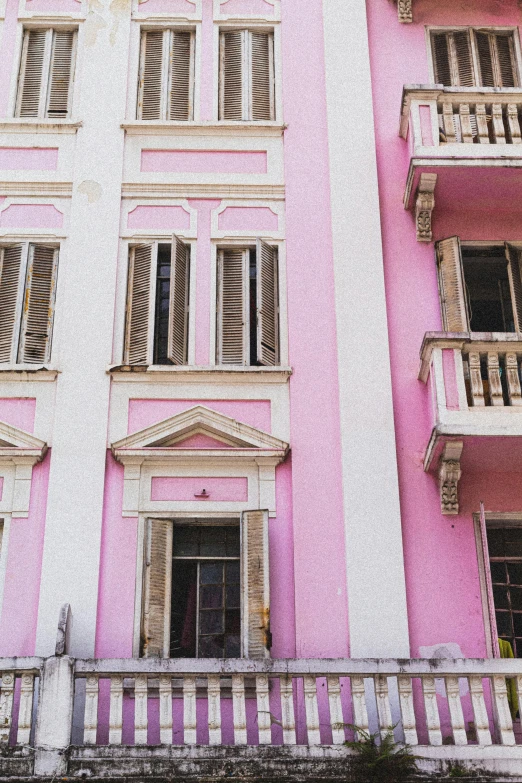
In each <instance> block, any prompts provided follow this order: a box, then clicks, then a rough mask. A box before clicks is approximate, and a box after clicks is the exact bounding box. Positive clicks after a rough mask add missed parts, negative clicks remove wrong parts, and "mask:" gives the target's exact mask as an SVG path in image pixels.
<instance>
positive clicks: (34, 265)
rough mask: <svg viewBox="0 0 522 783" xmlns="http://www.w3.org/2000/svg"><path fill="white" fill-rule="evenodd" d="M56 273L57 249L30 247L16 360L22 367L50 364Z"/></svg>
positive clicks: (38, 246)
mask: <svg viewBox="0 0 522 783" xmlns="http://www.w3.org/2000/svg"><path fill="white" fill-rule="evenodd" d="M57 271H58V252H57V250H56V248H53V247H45V246H44V245H32V246H31V248H30V250H29V263H28V266H27V276H26V283H25V294H24V309H23V315H22V328H21V340H20V350H19V361H20V362H22V363H24V364H42V363H43V362H47V361H49V358H50V353H51V350H50V349H51V336H52V330H53V319H54V299H55V292H56V274H57Z"/></svg>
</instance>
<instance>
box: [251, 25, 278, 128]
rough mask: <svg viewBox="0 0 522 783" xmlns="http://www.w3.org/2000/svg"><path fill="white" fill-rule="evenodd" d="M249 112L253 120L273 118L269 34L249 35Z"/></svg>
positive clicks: (271, 60)
mask: <svg viewBox="0 0 522 783" xmlns="http://www.w3.org/2000/svg"><path fill="white" fill-rule="evenodd" d="M250 41H251V58H252V73H251V90H252V94H251V111H252V117H251V119H253V120H273V119H274V118H275V117H274V56H273V51H274V40H273V37H272V35H270V34H269V33H251V38H250Z"/></svg>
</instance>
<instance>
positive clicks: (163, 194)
mask: <svg viewBox="0 0 522 783" xmlns="http://www.w3.org/2000/svg"><path fill="white" fill-rule="evenodd" d="M121 195H122V198H140V199H146V198H151V199H158V198H166V199H168V198H184V199H185V198H216V199H221V198H230V199H245V198H247V199H258V200H259V199H270V200H276V199H284V198H285V186H284V185H246V184H245V185H243V184H241V185H239V184H230V185H217V184H216V185H206V184H203V183H201V184H198V183H187V184H185V185H183V184H177V183H150V182H143V183H142V182H124V183H123V184H122V186H121Z"/></svg>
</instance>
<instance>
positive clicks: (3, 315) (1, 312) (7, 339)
mask: <svg viewBox="0 0 522 783" xmlns="http://www.w3.org/2000/svg"><path fill="white" fill-rule="evenodd" d="M22 251H23V248H22V245H13V247H4V248H2V249H0V362H11V361H13V340H14V338H15V329H16V320H17V319H16V309H17V308H16V305H17V299H18V289H19V285H20V270H21V266H22Z"/></svg>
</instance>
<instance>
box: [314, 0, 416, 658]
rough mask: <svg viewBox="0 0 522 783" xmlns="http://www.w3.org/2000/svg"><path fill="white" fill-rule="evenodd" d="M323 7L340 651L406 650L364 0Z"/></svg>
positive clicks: (382, 653)
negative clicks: (341, 519)
mask: <svg viewBox="0 0 522 783" xmlns="http://www.w3.org/2000/svg"><path fill="white" fill-rule="evenodd" d="M323 8H324V27H325V60H326V95H327V101H328V142H329V149H330V179H331V200H332V223H333V244H334V264H335V285H336V311H337V335H338V354H339V386H340V406H341V427H342V451H343V489H344V508H345V520H346V553H347V571H348V574H347V578H348V614H349V623H350V650H351V656H352V657H354V658H359V657H366V656H375V657H387V656H397V657H399V656H400V657H403V656H404V657H408V656H409V639H408V618H407V608H406V589H405V577H404V561H403V551H402V537H401V517H400V507H399V492H398V478H397V464H396V455H395V431H394V421H393V409H392V394H391V378H390V358H389V348H388V331H387V322H386V302H385V296H384V278H383V257H382V245H381V227H380V218H379V194H378V183H377V168H376V159H375V137H374V124H373V122H374V121H373V107H372V86H371V78H370V58H369V51H368V32H367V26H366V4H365V0H350V2H346V0H326V1H325V2H324V3H323ZM347 42H349V44H347ZM347 74H349V77H347ZM370 319H371V320H370Z"/></svg>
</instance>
